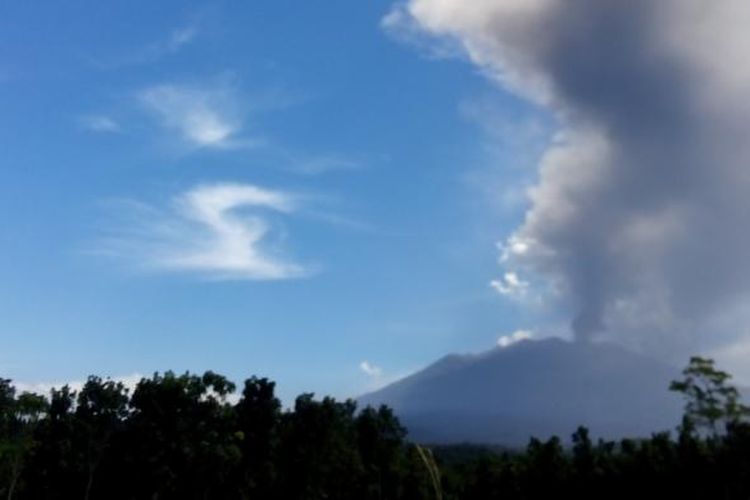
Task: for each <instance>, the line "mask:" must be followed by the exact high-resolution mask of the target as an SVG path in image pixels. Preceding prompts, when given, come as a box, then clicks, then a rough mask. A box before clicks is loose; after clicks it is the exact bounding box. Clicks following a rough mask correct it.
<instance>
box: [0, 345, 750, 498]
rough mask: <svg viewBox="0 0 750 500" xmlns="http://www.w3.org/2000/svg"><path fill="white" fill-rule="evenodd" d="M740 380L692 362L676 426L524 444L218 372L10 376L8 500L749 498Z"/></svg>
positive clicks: (2, 479) (2, 461) (3, 480)
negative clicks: (476, 438) (434, 430)
mask: <svg viewBox="0 0 750 500" xmlns="http://www.w3.org/2000/svg"><path fill="white" fill-rule="evenodd" d="M728 379H729V375H728V374H726V373H725V372H722V371H719V370H717V369H716V368H715V367H714V365H713V362H712V361H711V360H707V359H703V358H698V357H696V358H692V359H691V361H690V364H689V365H688V367H687V368H686V369H685V371H684V372H683V378H682V379H681V380H677V381H675V382H673V384H672V386H671V389H672V390H674V391H677V392H679V393H681V394H683V396H684V397H685V403H686V404H685V415H684V417H683V420H682V423H681V425H680V426H679V427H678V429H677V431H676V432H675V433H669V432H663V433H657V434H654V435H652V436H651V437H650V438H646V439H623V440H620V441H617V442H615V441H603V440H598V441H596V442H595V441H594V440H592V438H591V437H590V436H589V432H588V431H587V430H586V428H584V427H581V428H579V429H578V430H577V431H576V432H575V433H574V434H573V435H572V438H571V441H570V442H569V444H568V443H567V442H566V443H564V442H563V441H562V440H561V439H560V438H557V437H553V438H551V439H548V440H539V439H534V438H532V439H531V440H530V442H529V445H528V447H527V448H526V449H525V450H498V449H491V448H483V447H477V446H468V445H466V446H448V447H446V446H436V447H427V446H420V445H417V444H414V443H410V442H409V441H408V439H407V437H406V430H405V429H404V428H403V427H402V426H401V424H400V423H399V421H398V419H397V418H396V416H395V415H394V414H393V412H392V411H391V410H390V409H389V408H387V407H384V406H382V407H380V408H370V407H368V408H364V409H361V410H358V409H357V407H356V404H355V403H354V402H353V401H351V400H348V401H343V402H340V401H336V400H334V399H332V398H323V399H322V400H316V399H314V397H313V395H312V394H303V395H301V396H299V397H298V398H297V399H296V401H295V403H294V406H293V408H290V409H287V410H284V409H282V406H281V403H280V401H279V400H278V398H277V397H276V395H275V385H274V383H273V382H271V381H269V380H268V379H264V378H257V377H253V378H250V379H248V380H246V381H245V383H244V385H243V387H242V391H241V395H240V397H239V399H238V400H236V402H230V400H229V398H228V397H229V396H230V394H232V393H233V392H234V390H235V385H234V384H233V383H232V382H230V381H229V380H227V379H226V378H225V377H223V376H221V375H218V374H216V373H213V372H206V373H204V374H203V375H195V374H190V373H185V374H181V375H177V374H174V373H172V372H166V373H164V374H158V373H157V374H154V375H153V376H152V377H151V378H144V379H142V380H141V381H140V382H139V383H138V384H137V386H136V387H135V388H134V390H133V391H132V393H131V392H130V391H129V390H128V388H126V387H125V386H124V385H123V384H122V383H121V382H118V381H115V380H110V379H102V378H99V377H93V376H92V377H89V379H88V380H87V381H86V383H85V384H84V385H83V387H82V388H81V389H80V390H78V391H73V390H72V389H71V388H70V387H68V386H63V387H61V388H58V389H53V390H51V392H50V394H49V395H45V396H43V395H38V394H31V393H20V394H18V393H17V391H16V390H15V388H14V386H13V384H12V382H11V381H10V380H6V379H0V495H2V497H4V498H6V499H7V500H12V499H35V500H36V499H74V498H79V499H84V500H88V499H113V500H119V499H123V500H126V499H127V500H136V499H144V500H146V499H148V500H165V499H181V500H184V499H238V500H239V499H290V500H317V499H320V500H322V499H341V500H344V499H346V500H349V499H357V500H358V499H363V500H369V499H373V500H374V499H377V500H386V499H393V500H397V499H404V500H407V499H408V500H420V499H435V498H438V499H441V500H442V499H445V500H449V499H466V500H475V499H476V500H482V499H488V500H489V499H536V498H552V497H561V498H565V497H567V496H568V495H570V496H572V497H573V498H575V497H578V498H623V499H624V498H637V497H644V498H656V497H661V498H673V497H674V498H676V497H680V498H732V499H733V498H750V425H749V424H748V423H747V420H746V419H747V415H748V410H747V408H746V407H745V406H743V405H742V404H741V402H740V398H739V392H738V391H737V389H736V388H734V387H733V386H731V385H729V384H728Z"/></svg>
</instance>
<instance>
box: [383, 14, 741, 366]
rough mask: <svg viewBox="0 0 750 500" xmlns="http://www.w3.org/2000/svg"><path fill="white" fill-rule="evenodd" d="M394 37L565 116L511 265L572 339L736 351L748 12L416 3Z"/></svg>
mask: <svg viewBox="0 0 750 500" xmlns="http://www.w3.org/2000/svg"><path fill="white" fill-rule="evenodd" d="M383 24H384V26H385V27H386V28H387V29H389V30H392V31H395V32H406V33H409V34H412V35H413V34H414V33H415V32H417V31H418V32H419V33H421V34H422V35H423V36H428V37H432V38H433V39H437V40H440V43H445V42H446V40H449V41H451V42H452V43H453V44H454V45H455V46H456V47H459V48H460V49H461V51H462V52H463V54H465V56H466V57H467V58H468V59H469V60H471V61H472V62H473V63H474V64H475V65H477V66H478V67H479V68H480V69H481V70H482V71H483V72H484V73H486V74H487V75H488V76H489V77H490V78H492V79H494V80H495V81H496V82H498V83H499V84H500V85H502V86H503V87H504V88H505V89H507V90H509V91H511V92H514V93H516V94H518V95H520V96H522V97H525V98H527V99H530V100H532V101H534V102H535V103H537V104H538V105H539V106H542V107H545V108H546V109H548V110H549V111H550V112H551V113H553V114H554V116H555V117H556V120H557V123H558V124H559V127H560V130H559V131H558V133H557V134H556V136H555V138H554V140H552V141H551V143H550V146H549V148H548V149H547V151H546V152H545V153H544V155H543V157H542V158H541V159H540V162H539V173H538V181H537V184H536V185H535V186H534V187H533V188H532V189H531V190H530V191H529V193H528V194H529V201H530V206H529V209H528V211H527V213H526V216H525V219H524V221H523V223H522V224H521V225H520V227H518V228H517V230H516V231H515V232H514V233H513V234H512V235H509V237H508V241H507V244H506V245H505V246H504V249H503V252H502V254H503V255H502V258H501V260H502V261H503V266H504V267H505V272H513V273H518V276H520V279H524V280H525V279H530V280H532V282H533V281H534V280H542V281H545V282H546V283H547V284H548V285H549V286H550V287H551V289H553V290H554V291H555V292H554V293H553V294H552V295H554V297H556V300H558V301H560V304H561V305H562V306H563V307H565V308H567V310H570V311H571V328H572V330H573V332H574V335H575V337H576V338H577V339H579V340H588V339H595V338H610V339H616V340H618V341H621V342H623V343H626V344H629V345H631V346H634V347H639V348H641V349H651V350H656V351H661V352H674V351H677V350H680V349H686V350H687V349H695V348H696V347H700V348H703V347H716V346H719V345H722V344H727V343H731V342H735V341H737V339H738V335H739V334H740V332H739V330H738V327H739V325H741V324H743V323H746V322H747V320H748V319H750V308H748V307H747V306H745V305H744V304H745V303H746V301H747V300H748V298H749V297H750V228H748V224H749V222H750V65H748V64H746V58H747V54H750V31H748V30H747V26H750V3H748V2H746V1H744V0H723V1H721V2H714V1H709V0H659V1H653V0H629V1H627V2H602V1H601V0H476V1H473V2H465V1H463V0H411V1H409V2H407V3H403V4H399V5H397V6H396V7H394V9H393V10H392V11H391V12H390V14H388V15H387V16H386V17H385V18H384V20H383Z"/></svg>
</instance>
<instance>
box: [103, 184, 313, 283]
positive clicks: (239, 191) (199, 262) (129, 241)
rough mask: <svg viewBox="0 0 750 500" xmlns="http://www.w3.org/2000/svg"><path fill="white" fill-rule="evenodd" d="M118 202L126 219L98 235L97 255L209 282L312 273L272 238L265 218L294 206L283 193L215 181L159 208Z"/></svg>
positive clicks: (270, 220) (289, 211) (269, 221)
mask: <svg viewBox="0 0 750 500" xmlns="http://www.w3.org/2000/svg"><path fill="white" fill-rule="evenodd" d="M120 205H121V209H123V211H124V213H125V214H126V219H125V221H124V222H123V223H121V224H117V225H116V226H115V227H113V228H111V229H110V230H109V234H108V236H107V237H105V238H102V240H101V241H100V242H99V245H98V249H99V252H98V253H102V254H106V255H110V256H115V257H120V258H124V259H127V260H129V261H133V263H134V264H135V265H137V266H138V267H140V268H145V269H151V270H158V271H167V272H179V273H189V274H195V275H198V276H202V277H205V278H208V279H215V280H283V279H291V278H299V277H304V276H307V275H309V274H310V273H311V272H312V270H311V269H309V268H307V267H305V266H302V265H301V264H298V263H296V262H293V261H292V260H290V259H288V258H287V257H286V256H285V255H284V252H283V251H282V249H281V248H279V241H273V240H274V238H272V236H273V235H274V231H273V230H274V229H277V227H275V226H274V224H273V221H274V220H276V219H277V218H278V216H289V215H290V214H292V213H293V212H294V211H295V210H296V209H297V205H298V202H297V200H296V198H295V197H294V196H292V195H290V194H289V193H285V192H282V191H274V190H269V189H265V188H261V187H258V186H254V185H251V184H238V183H215V184H203V185H198V186H196V187H194V188H192V189H190V190H189V191H187V192H185V193H183V194H181V195H179V196H177V197H175V198H174V199H173V200H172V202H171V204H170V205H169V206H168V207H167V208H166V209H162V208H156V207H153V206H150V205H145V204H142V203H137V202H132V201H129V202H124V203H121V204H120ZM276 240H278V238H277V239H276Z"/></svg>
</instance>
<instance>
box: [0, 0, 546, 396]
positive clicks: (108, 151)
mask: <svg viewBox="0 0 750 500" xmlns="http://www.w3.org/2000/svg"><path fill="white" fill-rule="evenodd" d="M391 8H392V4H391V2H388V1H374V2H351V1H343V0H339V1H328V2H290V1H286V0H274V1H255V2H216V3H212V4H210V5H209V4H204V5H200V4H194V5H193V6H189V7H188V6H186V4H185V3H184V2H141V1H133V2H120V3H110V2H107V3H106V4H104V3H100V2H80V1H76V2H65V3H48V4H46V5H45V6H44V7H43V8H42V7H40V6H39V4H36V5H35V4H33V3H29V2H26V3H24V2H16V3H13V4H8V3H6V4H5V5H4V6H3V7H2V8H0V47H2V49H0V109H2V113H0V138H1V139H0V144H1V147H2V154H1V155H0V227H2V231H0V245H2V252H0V318H1V320H0V335H2V344H3V349H2V350H0V370H1V372H2V375H3V376H6V377H10V378H13V379H16V380H19V381H24V382H29V383H32V382H51V381H67V380H80V379H81V378H82V377H84V376H85V375H87V374H90V373H96V374H103V375H111V376H126V375H130V374H133V373H140V374H149V373H151V372H153V371H156V370H166V369H173V370H177V371H183V370H191V371H202V370H205V369H213V370H216V371H219V372H221V373H224V374H226V375H228V376H229V377H230V378H232V379H234V380H236V381H241V380H242V379H244V378H245V377H247V376H250V375H252V374H258V375H263V376H269V377H271V378H273V379H275V380H276V381H277V382H278V384H279V389H280V393H281V395H282V396H283V397H284V398H285V399H287V400H289V399H290V398H291V397H293V396H294V395H296V394H298V393H301V392H303V391H314V392H316V393H320V394H323V393H325V394H333V395H336V396H339V397H345V396H353V395H357V394H359V393H361V392H363V391H365V390H367V389H368V388H371V387H373V386H374V385H377V384H380V383H383V382H384V381H386V380H390V379H393V378H394V377H398V376H399V375H403V374H405V373H408V372H410V371H413V370H414V369H416V368H419V367H421V366H423V365H425V364H427V363H429V362H431V361H433V360H434V359H435V358H437V357H439V356H442V355H444V354H446V353H449V352H465V351H476V350H482V349H486V348H490V347H492V346H493V345H495V343H496V342H497V340H498V337H499V336H501V335H505V334H508V333H510V332H513V331H516V330H518V329H529V328H532V329H534V328H538V327H539V325H538V324H537V323H534V321H538V317H539V315H538V314H536V313H534V314H532V313H530V312H529V311H528V310H527V309H524V308H521V307H520V306H519V305H518V304H517V303H514V302H513V301H508V300H505V299H504V298H503V297H501V295H500V294H498V293H497V290H495V289H493V287H491V286H490V285H489V283H490V281H491V280H493V279H497V278H498V276H501V274H502V271H501V268H500V266H499V265H498V256H499V252H498V248H497V246H496V242H497V241H500V240H503V239H504V238H506V237H507V236H508V235H509V234H510V233H511V232H512V231H513V229H514V228H515V227H516V226H518V224H519V223H520V222H521V220H522V217H523V213H524V209H525V208H526V204H525V201H524V196H523V190H524V189H525V187H526V186H527V185H528V184H529V183H530V182H532V181H533V180H534V175H535V170H534V168H533V165H534V162H535V159H536V156H537V153H538V152H539V151H540V150H541V149H542V148H543V147H544V145H545V142H546V141H547V136H548V128H549V126H548V124H547V121H548V118H547V117H546V116H545V115H543V114H541V112H539V111H537V110H536V109H534V108H532V107H531V106H530V105H528V104H525V103H524V102H522V101H520V100H519V99H517V98H515V97H512V96H511V95H510V94H508V93H505V92H503V91H502V90H500V89H499V87H498V86H496V85H494V84H493V83H491V82H490V81H489V80H488V79H487V78H486V77H485V76H484V75H482V74H481V72H479V71H477V70H476V69H475V68H474V67H472V66H471V65H470V64H467V63H466V62H465V61H462V60H461V59H460V58H451V57H443V56H442V55H441V54H439V53H437V52H435V51H433V50H428V49H425V48H424V47H419V46H415V45H414V44H409V43H405V42H404V40H399V39H398V37H394V36H392V34H390V35H389V33H387V32H386V30H384V29H383V27H382V26H381V19H382V18H383V17H384V16H385V15H386V14H387V13H388V12H389V10H390V9H391ZM496 284H497V283H496ZM501 284H502V283H501ZM506 285H507V283H506ZM537 313H538V311H537ZM534 318H537V319H534ZM363 362H367V365H364V366H363V365H362V363H363ZM368 372H369V373H368Z"/></svg>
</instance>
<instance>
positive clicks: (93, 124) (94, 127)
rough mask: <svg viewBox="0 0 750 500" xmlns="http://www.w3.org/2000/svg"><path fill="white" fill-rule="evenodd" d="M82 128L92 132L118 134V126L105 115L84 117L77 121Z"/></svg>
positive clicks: (119, 129)
mask: <svg viewBox="0 0 750 500" xmlns="http://www.w3.org/2000/svg"><path fill="white" fill-rule="evenodd" d="M79 122H80V124H81V126H82V127H84V128H86V129H88V130H91V131H93V132H120V131H121V128H120V124H119V123H117V122H116V121H115V120H113V119H112V118H110V117H109V116H105V115H86V116H82V117H81V118H80V119H79Z"/></svg>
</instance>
